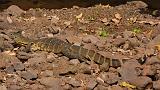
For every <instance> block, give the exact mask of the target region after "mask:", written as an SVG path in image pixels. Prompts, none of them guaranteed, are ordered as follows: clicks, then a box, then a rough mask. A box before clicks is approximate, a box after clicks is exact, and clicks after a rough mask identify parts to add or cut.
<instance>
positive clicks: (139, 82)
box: [130, 76, 152, 88]
mask: <svg viewBox="0 0 160 90" xmlns="http://www.w3.org/2000/svg"><path fill="white" fill-rule="evenodd" d="M151 82H152V80H151V78H149V77H147V76H139V77H137V78H135V79H132V80H130V83H131V84H133V85H135V86H137V87H138V88H144V87H145V86H146V85H147V84H149V83H151Z"/></svg>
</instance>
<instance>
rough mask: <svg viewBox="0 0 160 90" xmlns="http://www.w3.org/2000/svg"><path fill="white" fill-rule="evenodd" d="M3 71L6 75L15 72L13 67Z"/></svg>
mask: <svg viewBox="0 0 160 90" xmlns="http://www.w3.org/2000/svg"><path fill="white" fill-rule="evenodd" d="M5 71H6V72H7V73H13V72H14V71H15V70H14V67H13V66H9V67H6V69H5Z"/></svg>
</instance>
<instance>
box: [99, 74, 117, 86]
mask: <svg viewBox="0 0 160 90" xmlns="http://www.w3.org/2000/svg"><path fill="white" fill-rule="evenodd" d="M101 78H102V79H103V80H104V81H105V82H106V83H108V84H115V83H117V82H118V81H119V80H120V78H119V77H118V74H116V73H111V72H107V73H101Z"/></svg>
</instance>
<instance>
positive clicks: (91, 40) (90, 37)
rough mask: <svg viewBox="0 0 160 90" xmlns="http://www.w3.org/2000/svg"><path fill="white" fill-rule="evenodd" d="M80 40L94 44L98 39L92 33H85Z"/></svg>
mask: <svg viewBox="0 0 160 90" xmlns="http://www.w3.org/2000/svg"><path fill="white" fill-rule="evenodd" d="M82 41H83V42H85V43H92V44H94V45H95V44H96V43H97V42H98V41H100V40H99V39H98V38H97V37H95V36H93V35H87V36H85V37H84V38H83V39H82Z"/></svg>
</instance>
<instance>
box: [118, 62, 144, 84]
mask: <svg viewBox="0 0 160 90" xmlns="http://www.w3.org/2000/svg"><path fill="white" fill-rule="evenodd" d="M140 68H141V66H140V64H139V63H138V62H137V61H136V60H130V61H127V62H126V63H124V64H123V65H122V67H121V69H120V70H119V73H120V75H121V77H122V80H124V81H130V80H132V79H135V78H137V77H138V75H139V74H140V73H141V71H140V70H139V69H140Z"/></svg>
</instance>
